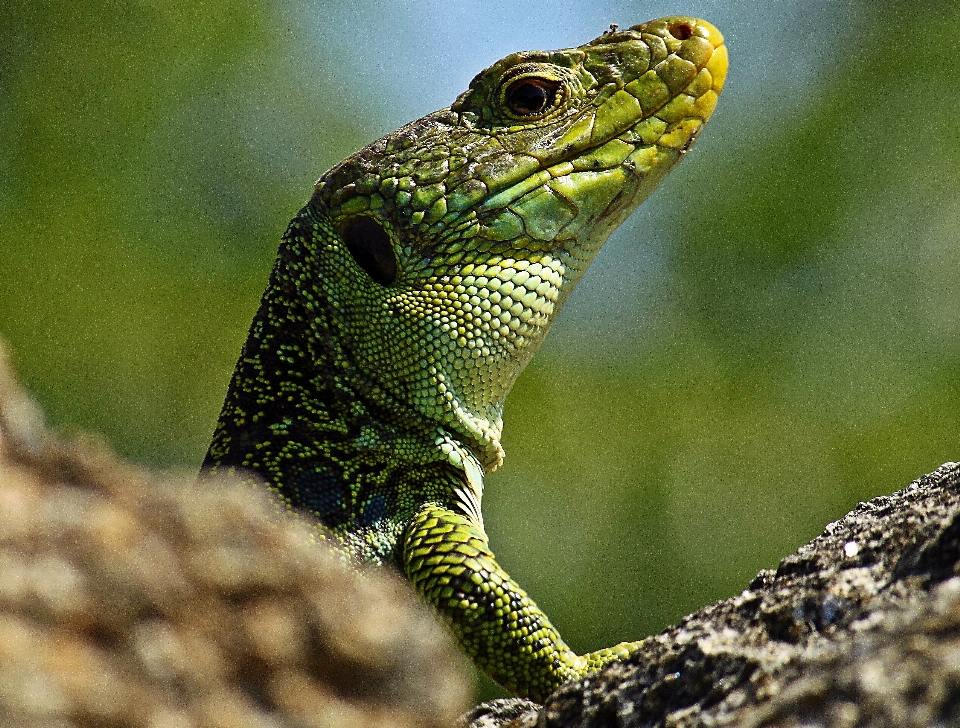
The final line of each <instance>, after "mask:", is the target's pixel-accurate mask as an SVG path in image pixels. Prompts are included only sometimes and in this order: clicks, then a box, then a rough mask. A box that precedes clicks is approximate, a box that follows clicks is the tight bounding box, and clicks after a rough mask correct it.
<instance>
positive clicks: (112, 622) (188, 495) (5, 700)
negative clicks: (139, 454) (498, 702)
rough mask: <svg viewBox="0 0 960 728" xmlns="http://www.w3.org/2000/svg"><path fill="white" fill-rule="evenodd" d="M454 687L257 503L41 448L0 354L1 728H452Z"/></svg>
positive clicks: (445, 642) (239, 490)
mask: <svg viewBox="0 0 960 728" xmlns="http://www.w3.org/2000/svg"><path fill="white" fill-rule="evenodd" d="M464 667H465V664H464V660H463V659H462V658H461V657H460V656H459V653H458V652H457V651H456V649H455V647H454V646H453V644H452V641H451V640H450V639H449V638H448V636H447V635H446V633H445V632H444V631H443V629H442V628H441V627H439V626H438V624H437V622H436V620H435V619H434V618H433V615H432V614H431V613H430V612H429V611H428V610H427V609H426V608H425V607H422V606H421V605H420V604H419V603H418V601H417V599H416V598H415V596H414V594H413V592H412V590H411V589H410V588H409V587H408V586H407V585H406V583H405V582H402V581H401V580H400V579H398V578H393V577H391V575H390V574H387V573H384V572H383V571H367V572H364V573H359V572H358V571H356V570H354V569H352V568H350V567H348V566H347V565H346V564H344V563H343V562H342V561H341V559H340V558H339V557H338V556H336V555H335V554H334V553H333V552H331V551H330V550H329V549H327V548H326V547H325V546H324V545H323V544H319V543H316V541H315V537H313V536H312V535H311V532H310V531H309V530H308V529H307V528H306V527H305V526H304V524H303V523H301V522H300V521H299V520H297V519H295V518H292V517H289V516H286V515H285V514H283V513H280V512H279V511H278V509H277V507H276V505H275V501H274V500H273V499H272V498H270V497H269V496H268V495H267V493H266V491H259V490H256V489H251V488H249V486H238V485H236V484H231V483H228V482H217V483H214V484H205V485H204V486H203V487H200V486H198V485H197V484H196V482H195V480H194V478H192V477H189V476H188V477H180V478H177V477H173V476H162V477H161V476H154V475H151V474H148V473H146V472H144V471H142V470H139V469H137V468H134V467H131V466H129V465H126V464H124V463H122V462H119V461H118V460H117V458H115V457H114V456H113V455H112V454H111V453H110V452H109V451H108V450H107V449H106V448H105V447H104V446H102V445H97V444H95V443H92V442H84V441H79V440H77V441H69V442H68V441H63V440H61V439H59V438H57V437H55V436H53V435H51V434H50V433H49V432H48V431H47V430H46V429H45V428H44V426H43V419H42V416H41V414H40V411H39V409H38V408H37V407H36V405H35V404H34V403H33V402H32V401H31V400H30V398H29V397H28V396H27V395H26V394H25V393H24V392H23V391H22V390H21V389H20V387H19V386H17V384H16V382H15V381H14V378H13V375H12V374H11V372H10V370H9V368H8V367H7V366H6V365H5V362H4V360H3V350H2V349H0V725H4V726H31V727H36V728H42V727H46V726H50V727H51V728H53V727H54V726H56V727H57V728H63V727H66V726H98V727H100V726H109V727H111V728H114V727H115V728H121V727H124V726H151V727H152V728H161V727H164V728H165V727H166V726H170V727H171V728H172V727H173V726H176V727H178V728H189V727H192V726H196V727H197V728H201V727H202V728H208V727H209V728H232V727H234V726H238V727H239V726H264V727H270V728H282V727H288V726H289V727H292V726H297V727H303V728H307V727H309V726H323V727H324V728H328V727H329V728H334V727H336V726H357V727H361V726H384V727H386V726H449V725H452V724H453V722H454V721H455V719H456V716H457V715H458V714H460V713H461V712H462V711H463V710H464V709H465V708H466V707H467V705H468V703H467V702H466V701H467V696H468V689H469V687H470V684H469V681H468V679H467V677H466V672H465V670H464Z"/></svg>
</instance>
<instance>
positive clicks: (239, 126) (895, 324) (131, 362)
mask: <svg viewBox="0 0 960 728" xmlns="http://www.w3.org/2000/svg"><path fill="white" fill-rule="evenodd" d="M691 5H692V6H693V7H691V11H692V12H697V8H696V3H691ZM856 7H857V8H858V9H857V12H856V13H854V14H852V15H850V16H849V17H850V18H851V19H852V21H851V23H852V24H851V25H850V27H848V28H845V29H844V30H845V31H846V32H841V33H838V34H837V35H836V36H835V37H836V39H838V42H842V43H843V44H844V47H843V49H842V52H840V53H837V54H836V55H835V61H834V62H833V63H832V64H831V65H829V66H825V67H824V68H822V69H819V73H818V74H817V77H816V83H815V84H813V85H812V86H809V87H805V88H804V94H803V96H802V97H801V98H798V99H792V100H791V105H790V107H789V112H788V113H787V112H785V113H783V114H778V113H777V109H771V108H769V107H767V106H763V101H764V99H768V98H769V97H764V96H762V95H754V96H751V95H750V94H749V93H746V92H742V91H740V90H738V86H737V75H736V74H737V65H736V64H737V52H738V49H737V46H736V44H735V43H734V42H733V41H734V39H735V38H736V37H737V36H738V34H740V35H744V34H746V33H748V32H749V29H743V28H741V29H737V28H733V29H730V30H731V32H730V33H729V37H730V39H731V57H732V63H733V66H732V70H731V76H730V82H729V86H728V89H727V91H726V92H725V94H724V98H723V99H722V101H721V104H720V107H719V108H718V111H717V115H716V117H715V119H714V121H713V122H712V123H711V128H710V129H708V131H707V132H706V135H705V137H704V139H703V140H701V141H700V142H699V143H698V146H697V149H696V151H695V152H694V153H693V155H692V156H691V159H690V160H689V161H687V162H686V163H685V164H684V165H683V166H682V167H681V168H680V170H678V172H677V173H675V174H674V175H672V177H671V178H670V179H669V180H667V182H666V183H665V184H664V186H663V187H662V188H661V190H659V191H658V193H657V194H656V195H655V196H654V199H653V200H651V203H650V205H651V206H652V207H653V209H658V210H662V211H664V212H661V213H660V214H659V215H654V216H653V218H655V220H654V221H655V222H656V230H655V232H652V233H651V231H650V230H649V229H648V226H649V222H650V220H651V219H653V218H651V216H650V215H649V214H647V213H641V215H640V216H638V217H637V218H635V219H634V220H633V221H632V222H630V223H628V224H627V225H626V226H625V228H624V229H623V230H622V231H621V232H620V233H618V235H617V237H616V239H615V240H614V241H612V242H611V244H610V246H609V250H605V251H604V252H603V253H602V255H604V256H622V260H625V261H628V260H629V256H630V254H631V253H630V252H629V249H630V246H634V245H635V241H638V240H639V241H641V244H643V243H642V241H643V240H645V239H649V238H651V237H654V238H656V240H657V246H658V247H657V250H658V251H659V252H658V253H657V255H659V260H660V265H661V268H662V269H661V270H660V271H659V273H658V274H657V275H655V276H651V275H646V276H645V277H642V279H641V277H640V275H638V279H637V280H636V292H635V299H636V300H634V301H633V302H632V303H631V306H632V308H630V310H636V311H639V313H638V314H637V317H632V316H623V315H621V314H618V311H617V310H614V309H612V307H611V306H610V305H602V302H601V305H596V304H594V305H593V306H592V307H591V306H590V305H588V304H589V301H590V295H591V292H590V291H589V290H588V291H578V294H581V293H582V294H584V295H583V296H579V295H578V294H575V295H574V296H573V298H572V299H571V302H570V304H569V307H570V308H571V309H573V310H572V311H568V312H566V313H568V314H570V316H568V317H567V318H566V320H569V321H573V322H576V327H573V328H571V327H570V326H567V325H565V324H564V320H565V317H563V316H562V317H561V322H560V324H559V329H560V330H559V331H557V332H555V334H554V336H552V337H550V338H548V340H547V343H546V344H545V345H544V349H543V351H542V352H541V353H540V355H539V356H538V357H537V358H535V359H534V363H533V364H532V365H531V367H530V368H529V370H528V371H527V373H525V375H524V376H523V377H522V378H521V380H520V382H519V383H518V385H517V387H516V389H515V392H514V394H513V395H512V397H511V399H510V400H509V402H508V405H507V412H506V432H505V439H504V445H505V447H506V450H507V461H506V464H505V466H504V468H503V469H502V470H501V471H498V472H497V473H494V474H493V475H492V476H491V478H490V484H489V486H488V491H487V496H486V501H485V512H486V514H487V523H488V526H489V530H490V532H491V536H492V542H493V544H494V548H495V550H496V552H497V553H498V556H499V557H500V558H501V560H502V561H503V563H504V565H505V566H506V567H507V569H508V570H509V571H511V573H512V574H513V575H514V576H515V577H517V579H518V580H519V581H520V583H521V584H523V585H524V587H525V588H526V589H527V590H528V591H529V592H530V593H531V594H533V595H534V597H535V598H536V599H537V600H538V601H539V602H540V603H541V605H542V606H543V607H544V608H545V610H546V611H547V613H548V614H550V615H551V616H552V618H553V619H554V621H555V622H556V623H557V625H558V627H559V628H560V629H561V632H562V633H563V634H564V635H565V636H566V637H567V639H568V640H569V641H570V642H571V644H572V645H573V646H574V647H575V648H577V649H580V650H585V649H592V648H596V647H601V646H605V645H608V644H611V643H613V642H615V641H619V640H622V639H635V638H638V637H640V636H642V635H643V634H646V633H649V632H652V631H655V630H657V629H659V628H661V627H663V626H664V625H665V624H667V623H669V622H671V621H674V620H676V619H678V618H679V617H681V616H682V615H683V614H684V613H686V612H687V611H690V610H693V609H695V608H697V607H699V606H701V605H702V604H704V603H705V602H708V601H710V600H714V599H718V598H722V597H725V596H729V595H730V594H733V593H736V592H737V591H739V590H740V589H742V588H744V587H745V586H746V583H747V582H748V581H749V579H750V578H751V576H752V575H753V574H754V573H756V571H757V570H758V569H760V568H763V567H773V566H775V565H776V563H777V561H778V559H779V558H780V557H781V556H783V555H785V554H787V553H789V552H791V551H792V550H793V549H795V548H796V547H797V546H798V545H800V544H801V543H803V542H805V541H806V540H808V539H810V538H812V537H813V536H815V535H817V533H819V531H820V530H821V529H822V527H823V525H824V524H825V523H826V522H828V521H829V520H832V519H835V518H838V517H840V516H841V515H842V514H843V513H844V512H846V511H847V510H848V509H850V508H851V507H853V506H854V505H855V504H856V502H857V501H858V500H861V499H865V498H868V497H871V496H873V495H876V494H880V493H884V492H888V491H891V490H893V489H895V488H898V487H901V486H903V485H905V484H906V483H907V482H909V481H910V480H911V479H912V478H914V477H916V476H918V475H920V474H922V473H924V472H927V471H930V470H933V469H934V468H935V467H936V466H937V465H939V464H940V463H941V462H942V461H945V460H950V459H953V460H956V459H958V457H960V453H958V449H960V448H958V437H957V435H958V431H960V296H958V291H960V245H958V241H960V176H958V174H957V170H958V169H960V114H958V112H957V109H960V85H958V84H957V81H956V79H957V78H960V52H958V51H960V41H958V39H960V7H956V6H955V4H953V3H946V2H944V3H940V4H938V3H919V4H916V3H914V4H906V3H898V2H887V3H883V2H874V3H870V4H867V3H860V4H858V5H857V6H856ZM301 12H302V11H300V10H298V9H297V6H296V4H295V3H293V2H291V3H290V4H289V5H287V4H282V3H277V4H269V3H266V2H262V3H261V2H256V1H245V0H230V1H229V2H223V3H218V4H216V5H214V4H211V3H207V2H202V1H200V0H193V1H191V0H182V1H181V0H177V1H171V2H161V3H146V2H135V1H131V0H127V1H124V0H110V1H108V2H104V1H103V0H98V1H97V2H92V1H90V0H87V1H83V0H81V1H80V2H71V3H66V2H41V1H39V0H38V1H36V2H18V1H17V0H14V1H13V2H4V3H0V36H2V37H3V38H4V43H3V44H0V335H3V336H4V337H5V338H6V339H8V340H9V341H10V343H11V344H12V348H13V352H14V354H15V357H16V359H17V363H18V366H19V370H20V372H21V374H22V375H23V377H24V379H25V380H26V382H27V383H28V385H29V386H30V387H31V388H32V389H33V391H34V392H35V393H36V394H37V396H38V397H39V398H40V400H41V401H42V403H43V404H44V406H45V408H46V410H47V412H48V413H49V415H50V417H51V419H52V420H53V421H54V422H55V423H57V424H59V425H62V426H70V427H79V428H83V429H92V430H97V431H100V432H102V433H104V434H105V436H106V437H107V438H108V439H109V440H110V441H111V442H112V443H113V444H114V445H115V446H116V447H117V448H118V449H119V450H120V451H121V452H123V453H124V454H125V455H127V456H129V457H131V458H133V459H135V460H137V461H140V462H144V463H147V464H152V465H155V466H167V465H179V466H185V467H188V468H193V467H196V465H197V464H198V463H199V461H200V459H201V458H202V455H203V452H204V450H205V447H206V444H207V439H208V437H209V434H210V432H211V430H212V427H213V423H214V421H215V419H216V415H217V412H218V410H219V406H220V403H221V401H222V397H223V394H224V392H225V389H226V383H227V380H228V378H229V375H230V372H231V370H232V367H233V364H234V361H235V359H236V355H237V353H238V351H239V348H240V345H241V343H242V341H243V339H244V337H245V334H246V328H247V325H248V323H249V320H250V318H251V317H252V315H253V312H254V310H255V308H256V306H257V302H258V299H259V295H260V293H261V291H262V289H263V286H264V284H265V282H266V278H267V275H268V274H269V269H270V265H271V263H272V259H273V255H274V253H275V249H276V244H277V241H278V239H279V235H280V234H281V232H282V231H283V229H284V227H285V225H286V223H287V221H288V220H289V219H290V217H291V216H292V214H293V213H294V212H295V211H296V209H297V208H298V206H299V205H301V204H302V203H303V202H304V201H305V200H306V199H307V197H308V196H309V192H310V189H311V185H312V182H313V180H314V179H316V177H318V176H319V174H320V173H321V172H322V171H323V170H324V169H326V168H327V167H328V166H330V165H331V164H332V163H334V162H336V161H338V160H339V159H340V158H342V157H343V156H344V155H345V154H347V153H349V152H350V151H352V150H353V149H356V148H358V147H360V146H362V145H363V144H365V143H367V142H368V141H370V140H371V139H372V138H374V137H375V136H376V135H377V134H378V133H379V132H380V131H382V130H381V128H380V126H379V124H380V121H379V117H378V114H381V113H382V112H383V109H382V108H378V106H377V105H376V104H374V103H371V102H370V101H369V100H365V99H364V98H358V97H357V95H355V94H351V93H348V92H347V91H349V88H350V84H349V74H350V72H351V71H350V68H349V67H340V66H338V64H337V63H335V62H332V60H331V59H326V60H324V59H320V60H319V61H318V60H317V59H310V62H309V63H308V62H306V61H305V60H304V58H305V55H307V51H306V50H305V49H307V48H309V47H310V45H311V41H310V39H309V38H307V37H306V36H307V35H308V33H309V32H310V31H309V30H308V29H306V28H305V27H304V26H303V23H302V22H301V15H300V14H298V13H301ZM643 14H644V15H645V16H646V15H648V14H649V15H650V16H651V17H652V16H654V15H656V14H660V13H658V9H657V8H653V9H650V10H649V11H648V10H644V13H643ZM331 17H332V18H333V19H332V20H330V19H328V20H329V22H336V21H335V17H334V16H331ZM453 22H455V21H453ZM717 22H718V24H721V27H722V29H723V30H724V31H725V32H726V31H728V29H727V28H725V27H723V26H722V23H721V22H720V20H718V21H717ZM783 62H784V63H785V64H789V63H790V49H789V48H786V49H783ZM414 65H415V64H411V67H413V66H414ZM419 70H420V72H424V69H423V68H420V69H419ZM475 70H479V69H475ZM345 79H346V80H345ZM399 92H400V91H399V90H398V91H397V93H399ZM425 111H426V110H425ZM608 260H613V262H612V263H610V262H605V261H604V260H601V261H600V262H599V266H600V267H601V268H602V267H604V266H607V267H612V268H616V267H617V266H618V265H627V263H622V264H621V263H618V262H617V261H620V260H621V258H617V257H614V258H610V259H608ZM641 274H642V271H641ZM597 280H603V279H599V278H598V279H597ZM591 285H594V284H592V283H591V282H590V275H589V274H588V278H587V280H585V281H584V284H583V287H584V288H587V289H590V286H591ZM596 285H600V284H596ZM598 291H599V292H600V293H604V292H603V291H602V290H601V289H598V288H594V289H593V295H594V298H598V297H600V296H599V294H598ZM604 295H605V294H604ZM630 295H631V294H630V292H629V291H627V292H626V293H625V292H624V291H622V290H621V291H619V292H618V293H617V296H619V299H617V298H616V297H615V296H613V294H612V293H611V300H614V299H616V300H623V299H624V298H626V299H629V298H630ZM628 303H630V302H629V301H628ZM635 318H636V319H638V320H635ZM612 327H614V328H615V327H619V329H618V331H617V337H616V341H612V340H611V339H610V338H608V337H607V335H608V334H609V333H610V332H611V329H612Z"/></svg>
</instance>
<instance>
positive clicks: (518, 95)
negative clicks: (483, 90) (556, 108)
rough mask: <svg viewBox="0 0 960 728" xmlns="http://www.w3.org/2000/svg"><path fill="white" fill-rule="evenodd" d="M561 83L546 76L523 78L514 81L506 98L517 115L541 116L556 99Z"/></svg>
mask: <svg viewBox="0 0 960 728" xmlns="http://www.w3.org/2000/svg"><path fill="white" fill-rule="evenodd" d="M558 88H560V83H559V82H557V81H552V80H550V79H546V78H521V79H519V80H517V81H514V82H513V83H512V84H511V85H510V87H509V88H507V92H506V93H505V94H504V99H505V100H506V102H507V106H508V107H509V108H510V111H512V112H513V113H514V114H516V115H517V116H539V115H540V114H542V113H543V112H545V111H547V110H549V109H550V108H551V107H552V106H553V104H554V101H555V100H556V97H557V89H558Z"/></svg>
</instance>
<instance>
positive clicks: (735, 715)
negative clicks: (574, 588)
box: [464, 463, 960, 728]
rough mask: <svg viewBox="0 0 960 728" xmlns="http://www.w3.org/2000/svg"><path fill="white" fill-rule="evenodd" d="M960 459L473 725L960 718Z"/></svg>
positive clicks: (787, 727)
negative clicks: (639, 646)
mask: <svg viewBox="0 0 960 728" xmlns="http://www.w3.org/2000/svg"><path fill="white" fill-rule="evenodd" d="M958 560H960V465H957V464H955V463H947V464H945V465H943V466H941V467H940V468H939V469H938V470H937V471H936V472H934V473H931V474H929V475H926V476H924V477H922V478H920V479H919V480H917V481H916V482H914V483H912V484H910V486H909V487H907V488H906V489H904V490H901V491H899V492H897V493H894V494H893V495H891V496H883V497H880V498H874V499H873V500H871V501H869V502H867V503H861V504H860V505H859V506H858V507H857V508H856V509H855V510H854V511H852V512H850V513H849V514H847V516H845V517H844V518H843V519H841V520H839V521H837V522H836V523H831V524H830V525H828V526H827V528H826V530H825V531H824V533H823V535H821V536H820V537H819V538H817V539H815V540H814V541H812V542H810V543H809V544H807V545H806V546H804V547H802V548H801V549H800V550H799V551H797V553H796V554H794V555H792V556H788V557H787V558H785V559H784V560H783V561H782V562H781V563H780V566H779V568H778V569H777V570H776V571H775V572H774V571H762V572H760V574H758V575H757V577H756V578H755V579H754V580H753V582H752V583H751V584H750V586H749V588H748V589H747V590H746V591H744V592H743V593H742V594H740V595H739V596H736V597H733V598H732V599H727V600H726V601H723V602H719V603H717V604H714V605H712V606H709V607H706V608H704V609H702V610H700V611H699V612H697V613H695V614H693V615H691V616H689V617H687V618H686V619H684V620H683V622H681V623H680V624H679V625H677V626H676V627H673V628H671V629H668V630H667V631H665V632H663V633H662V634H660V635H657V636H655V637H651V638H649V639H648V640H647V641H646V645H645V648H644V649H643V650H641V651H640V652H639V653H638V654H637V655H635V656H634V657H633V658H631V660H630V661H629V662H626V663H623V664H619V665H613V666H611V667H610V668H608V669H607V670H605V671H604V672H603V673H601V674H598V675H595V676H592V677H590V678H588V679H585V680H583V681H581V682H579V683H571V684H569V685H566V686H564V687H562V688H561V689H560V690H558V691H557V692H555V693H554V694H553V695H552V696H551V697H550V698H549V699H548V701H547V702H546V704H545V705H544V706H543V709H542V710H540V709H539V706H535V705H533V704H531V703H529V702H527V701H515V700H512V701H494V702H493V703H489V704H485V705H481V706H478V707H477V708H475V709H474V711H473V712H472V713H471V714H470V715H469V716H468V717H467V719H466V720H465V722H464V725H469V726H471V727H472V728H493V726H500V725H507V724H509V725H511V726H515V727H516V728H521V727H525V726H543V727H545V726H565V727H568V726H604V728H612V727H613V726H676V727H679V726H742V727H743V728H761V727H763V728H773V727H774V726H777V727H780V728H800V727H801V726H803V728H815V727H817V726H831V727H836V728H841V727H843V728H850V727H853V726H890V727H893V726H897V727H898V728H902V727H907V726H918V727H919V726H956V725H960V578H957V577H956V575H957V574H958V571H960V566H958Z"/></svg>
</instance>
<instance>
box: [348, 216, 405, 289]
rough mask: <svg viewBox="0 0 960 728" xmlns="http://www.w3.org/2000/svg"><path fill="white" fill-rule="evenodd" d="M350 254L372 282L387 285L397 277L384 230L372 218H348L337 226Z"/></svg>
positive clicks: (388, 241)
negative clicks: (339, 226)
mask: <svg viewBox="0 0 960 728" xmlns="http://www.w3.org/2000/svg"><path fill="white" fill-rule="evenodd" d="M340 237H341V238H343V242H344V243H345V244H346V246H347V250H349V251H350V255H352V256H353V259H354V260H355V261H356V262H357V265H359V266H360V267H361V268H363V269H364V270H365V271H366V272H367V275H369V276H370V277H371V278H372V279H373V280H374V282H376V283H379V284H380V285H381V286H389V285H390V284H391V283H393V282H394V281H395V280H396V279H397V257H396V255H394V253H393V245H391V243H390V236H389V235H388V234H387V231H386V230H384V229H383V227H381V225H380V224H379V223H378V222H377V221H376V220H374V219H373V218H372V217H367V216H366V215H363V216H361V217H351V218H349V219H348V220H346V221H345V222H344V223H343V225H342V226H341V228H340Z"/></svg>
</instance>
